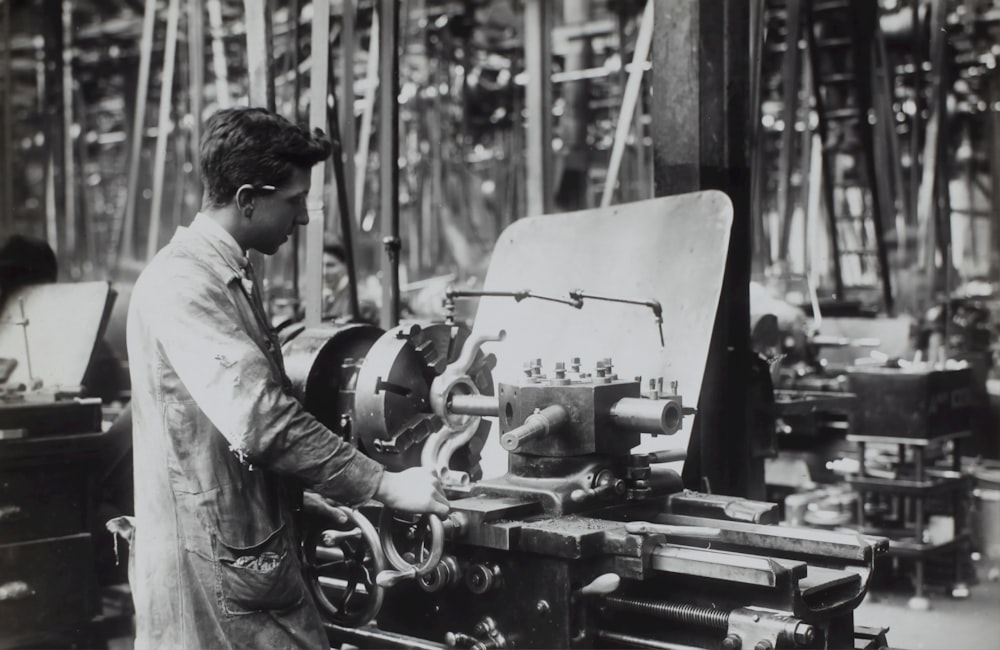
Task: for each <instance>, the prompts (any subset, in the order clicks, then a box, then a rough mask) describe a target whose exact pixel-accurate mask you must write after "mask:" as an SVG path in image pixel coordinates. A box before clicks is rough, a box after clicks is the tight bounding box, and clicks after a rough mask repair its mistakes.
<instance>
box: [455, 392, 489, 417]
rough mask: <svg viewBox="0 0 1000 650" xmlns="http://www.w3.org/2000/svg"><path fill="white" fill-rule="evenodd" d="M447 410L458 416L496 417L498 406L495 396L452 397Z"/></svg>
mask: <svg viewBox="0 0 1000 650" xmlns="http://www.w3.org/2000/svg"><path fill="white" fill-rule="evenodd" d="M448 410H449V411H450V412H452V413H456V414H458V415H486V416H489V417H496V416H497V415H498V414H499V412H500V406H499V404H498V402H497V397H496V395H452V396H451V400H450V401H449V402H448Z"/></svg>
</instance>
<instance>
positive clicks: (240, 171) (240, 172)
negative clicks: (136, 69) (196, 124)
mask: <svg viewBox="0 0 1000 650" xmlns="http://www.w3.org/2000/svg"><path fill="white" fill-rule="evenodd" d="M330 151H331V146H330V140H329V139H328V138H327V137H326V136H325V135H324V134H323V132H322V131H321V130H319V129H316V130H314V131H313V132H312V133H310V132H309V130H308V129H307V128H305V127H303V126H297V125H295V124H292V123H291V122H289V121H288V120H286V119H285V118H284V117H282V116H280V115H278V114H276V113H273V112H271V111H268V110H266V109H263V108H227V109H223V110H221V111H219V112H217V113H215V114H214V115H212V117H210V118H208V121H207V122H206V123H205V130H204V133H203V134H202V136H201V177H202V182H203V183H204V184H205V194H206V196H207V197H208V200H209V201H210V202H211V204H212V205H213V206H215V207H218V206H223V205H226V204H228V203H229V202H230V201H232V200H233V198H234V197H235V195H236V190H237V189H239V187H240V186H241V185H243V184H244V183H250V184H251V185H281V184H282V183H285V182H287V181H288V179H289V178H290V177H291V175H292V172H293V171H294V169H296V168H299V169H309V168H311V167H312V166H313V165H315V164H316V163H318V162H321V161H323V160H325V159H326V158H328V157H329V156H330Z"/></svg>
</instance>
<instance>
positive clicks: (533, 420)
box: [500, 404, 569, 451]
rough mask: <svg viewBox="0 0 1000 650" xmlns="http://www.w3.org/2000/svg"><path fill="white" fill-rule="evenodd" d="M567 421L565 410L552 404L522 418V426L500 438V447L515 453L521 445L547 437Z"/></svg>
mask: <svg viewBox="0 0 1000 650" xmlns="http://www.w3.org/2000/svg"><path fill="white" fill-rule="evenodd" d="M567 419H569V414H568V413H567V412H566V409H564V408H563V407H561V406H559V405H558V404H554V405H552V406H546V407H545V408H543V409H542V410H541V411H538V412H537V413H532V414H531V415H529V416H528V417H526V418H524V424H522V425H521V426H519V427H516V428H514V429H511V430H510V431H508V432H507V433H505V434H503V435H502V436H500V446H501V447H503V448H504V449H506V450H507V451H516V450H517V449H518V447H520V446H521V444H522V443H525V442H527V441H528V440H531V439H532V438H537V437H539V436H547V435H549V434H550V433H552V432H553V431H555V430H556V429H558V428H559V427H561V426H562V425H563V424H564V423H565V422H566V420H567Z"/></svg>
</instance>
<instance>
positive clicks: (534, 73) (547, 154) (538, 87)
mask: <svg viewBox="0 0 1000 650" xmlns="http://www.w3.org/2000/svg"><path fill="white" fill-rule="evenodd" d="M551 4H552V3H550V2H549V0H525V4H524V67H525V72H526V73H527V75H528V86H527V88H526V90H525V102H526V104H527V109H528V125H527V132H528V133H527V140H528V142H527V145H528V167H527V171H528V177H527V188H528V214H529V215H539V214H548V213H549V212H551V211H552V189H553V188H552V177H553V174H552V8H551Z"/></svg>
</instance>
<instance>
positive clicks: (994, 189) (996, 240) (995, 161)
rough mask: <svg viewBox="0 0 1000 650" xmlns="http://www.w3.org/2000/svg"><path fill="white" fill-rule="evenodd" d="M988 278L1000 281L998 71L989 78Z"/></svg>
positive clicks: (999, 118)
mask: <svg viewBox="0 0 1000 650" xmlns="http://www.w3.org/2000/svg"><path fill="white" fill-rule="evenodd" d="M989 104H990V106H989V113H987V115H988V116H989V118H988V119H989V130H988V132H989V138H990V142H989V148H988V152H989V165H990V205H991V206H992V210H991V212H992V214H991V215H990V279H991V280H993V281H994V282H996V281H1000V72H997V71H996V70H994V71H993V73H992V74H991V75H990V79H989Z"/></svg>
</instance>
